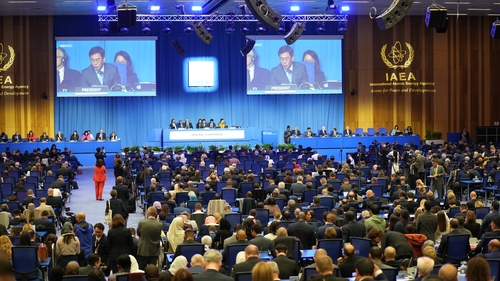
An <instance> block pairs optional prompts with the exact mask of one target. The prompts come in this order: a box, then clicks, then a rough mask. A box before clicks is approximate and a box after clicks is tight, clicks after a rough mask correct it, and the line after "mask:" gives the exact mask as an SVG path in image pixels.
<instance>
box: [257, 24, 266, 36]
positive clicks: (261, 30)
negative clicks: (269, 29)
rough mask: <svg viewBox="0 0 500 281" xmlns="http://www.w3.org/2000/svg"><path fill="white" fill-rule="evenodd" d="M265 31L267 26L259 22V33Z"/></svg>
mask: <svg viewBox="0 0 500 281" xmlns="http://www.w3.org/2000/svg"><path fill="white" fill-rule="evenodd" d="M264 32H266V28H265V27H264V25H263V24H262V23H260V22H257V33H259V34H264Z"/></svg>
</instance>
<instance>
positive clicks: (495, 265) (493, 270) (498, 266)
mask: <svg viewBox="0 0 500 281" xmlns="http://www.w3.org/2000/svg"><path fill="white" fill-rule="evenodd" d="M486 261H487V262H488V265H489V266H490V276H491V281H498V275H499V274H500V260H497V259H486Z"/></svg>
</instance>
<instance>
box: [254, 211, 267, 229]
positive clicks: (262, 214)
mask: <svg viewBox="0 0 500 281" xmlns="http://www.w3.org/2000/svg"><path fill="white" fill-rule="evenodd" d="M255 210H256V211H257V214H256V215H255V219H256V220H259V221H260V224H261V225H264V226H266V225H267V223H268V222H269V210H268V209H255Z"/></svg>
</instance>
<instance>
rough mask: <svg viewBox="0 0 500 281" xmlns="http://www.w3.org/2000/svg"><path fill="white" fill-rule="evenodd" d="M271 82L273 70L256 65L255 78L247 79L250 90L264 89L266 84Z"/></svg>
mask: <svg viewBox="0 0 500 281" xmlns="http://www.w3.org/2000/svg"><path fill="white" fill-rule="evenodd" d="M270 84H271V72H270V71H269V70H267V69H265V68H262V67H258V66H256V65H254V71H253V80H252V81H247V88H248V89H249V90H264V89H265V88H266V85H270ZM255 88H256V89H255Z"/></svg>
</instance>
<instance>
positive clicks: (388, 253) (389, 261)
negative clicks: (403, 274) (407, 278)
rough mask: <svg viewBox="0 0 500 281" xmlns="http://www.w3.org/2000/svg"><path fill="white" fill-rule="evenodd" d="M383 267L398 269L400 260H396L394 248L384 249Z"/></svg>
mask: <svg viewBox="0 0 500 281" xmlns="http://www.w3.org/2000/svg"><path fill="white" fill-rule="evenodd" d="M384 257H385V262H384V264H385V265H388V266H390V267H394V268H399V267H400V266H401V262H402V261H401V260H396V249H394V247H391V246H389V247H386V248H385V250H384Z"/></svg>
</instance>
